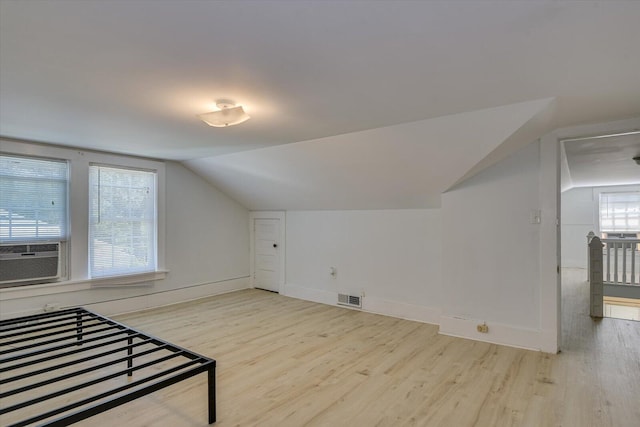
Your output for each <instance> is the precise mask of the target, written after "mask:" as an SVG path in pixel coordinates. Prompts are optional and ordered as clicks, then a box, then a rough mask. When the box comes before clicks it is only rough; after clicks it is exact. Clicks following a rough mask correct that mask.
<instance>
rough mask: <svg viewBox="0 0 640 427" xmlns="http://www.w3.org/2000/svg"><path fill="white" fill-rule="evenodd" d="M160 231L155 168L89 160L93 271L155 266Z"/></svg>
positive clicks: (116, 271)
mask: <svg viewBox="0 0 640 427" xmlns="http://www.w3.org/2000/svg"><path fill="white" fill-rule="evenodd" d="M156 231H157V199H156V173H155V172H154V171H146V170H133V169H123V168H117V167H110V166H100V165H91V166H90V168H89V269H90V276H91V277H94V278H95V277H104V276H115V275H123V274H135V273H142V272H149V271H154V270H156V252H157V250H156Z"/></svg>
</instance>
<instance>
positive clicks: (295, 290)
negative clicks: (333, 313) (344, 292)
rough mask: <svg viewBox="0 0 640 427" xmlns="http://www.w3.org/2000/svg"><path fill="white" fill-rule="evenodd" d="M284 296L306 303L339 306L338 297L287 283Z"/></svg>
mask: <svg viewBox="0 0 640 427" xmlns="http://www.w3.org/2000/svg"><path fill="white" fill-rule="evenodd" d="M284 295H285V296H287V297H291V298H297V299H302V300H305V301H312V302H319V303H321V304H328V305H337V302H338V296H337V294H333V293H331V292H327V291H323V290H320V289H312V288H305V287H304V286H299V285H293V284H291V283H285V285H284Z"/></svg>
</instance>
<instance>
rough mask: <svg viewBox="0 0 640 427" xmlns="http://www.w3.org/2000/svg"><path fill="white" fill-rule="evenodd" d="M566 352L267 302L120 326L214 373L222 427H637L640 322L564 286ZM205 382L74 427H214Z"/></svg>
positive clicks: (176, 311)
mask: <svg viewBox="0 0 640 427" xmlns="http://www.w3.org/2000/svg"><path fill="white" fill-rule="evenodd" d="M563 294H564V295H563V302H564V309H563V312H564V316H563V327H564V333H563V341H564V342H563V351H562V353H561V354H558V355H549V354H544V353H539V352H534V351H526V350H519V349H514V348H509V347H503V346H499V345H492V344H486V343H481V342H475V341H470V340H464V339H459V338H452V337H447V336H442V335H438V333H437V326H433V325H427V324H421V323H417V322H411V321H406V320H400V319H395V318H392V317H385V316H379V315H374V314H369V313H363V312H359V311H354V310H348V309H343V308H337V307H330V306H325V305H320V304H315V303H311V302H306V301H300V300H296V299H292V298H287V297H283V296H279V295H277V294H272V293H269V292H264V291H259V290H247V291H240V292H235V293H231V294H226V295H221V296H216V297H211V298H207V299H203V300H199V301H196V302H190V303H184V304H179V305H174V306H171V307H165V308H161V309H155V310H151V311H145V312H140V313H133V314H128V315H124V316H119V317H118V320H120V321H122V322H125V323H127V324H129V325H131V326H133V327H135V328H138V329H142V330H144V331H146V332H149V333H152V334H155V335H158V336H160V337H162V338H164V339H166V340H168V341H171V342H174V343H176V344H179V345H182V346H184V347H187V348H190V349H192V350H194V351H196V352H199V353H201V354H204V355H207V356H210V357H213V358H215V359H216V360H217V362H218V373H217V380H218V423H217V424H216V425H218V426H254V425H255V426H304V425H309V426H349V427H358V426H405V425H406V426H455V427H458V426H580V427H584V426H594V427H596V426H597V427H600V426H625V427H626V426H628V427H638V426H640V322H633V321H626V320H617V319H603V320H602V321H593V320H591V318H590V317H589V316H588V304H587V299H586V298H587V288H586V284H585V283H584V282H581V281H579V280H575V279H574V280H572V279H571V276H570V275H567V276H566V280H565V284H564V287H563ZM205 383H206V379H205V375H200V376H198V377H196V378H193V379H191V380H189V381H185V382H183V383H179V384H177V385H174V386H171V387H169V388H167V389H165V390H162V391H159V392H156V393H154V394H152V395H149V396H147V397H144V398H141V399H139V400H137V401H135V402H131V403H128V404H126V405H124V406H122V407H119V408H116V409H114V410H110V411H107V412H105V413H103V414H100V415H98V416H96V417H93V418H90V419H88V420H86V421H83V422H81V423H79V424H78V425H82V426H118V425H121V426H171V427H176V426H205V425H207V424H206V402H205V398H206V388H205Z"/></svg>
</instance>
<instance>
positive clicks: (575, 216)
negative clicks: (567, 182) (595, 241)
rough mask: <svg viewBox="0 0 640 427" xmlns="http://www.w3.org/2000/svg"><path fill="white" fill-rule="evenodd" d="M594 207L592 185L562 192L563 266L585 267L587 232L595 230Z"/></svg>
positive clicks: (595, 217)
mask: <svg viewBox="0 0 640 427" xmlns="http://www.w3.org/2000/svg"><path fill="white" fill-rule="evenodd" d="M596 207H597V201H594V198H593V188H592V187H583V188H572V189H571V190H568V191H565V192H564V193H562V266H563V267H569V268H585V269H586V268H587V234H589V232H590V231H593V232H596V231H597V229H596V228H597V223H598V219H597V216H596ZM585 274H586V273H585Z"/></svg>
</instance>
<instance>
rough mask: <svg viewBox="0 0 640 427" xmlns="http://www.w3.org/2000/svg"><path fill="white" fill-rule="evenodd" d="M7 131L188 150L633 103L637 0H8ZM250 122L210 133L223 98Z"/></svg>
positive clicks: (151, 150) (1, 124)
mask: <svg viewBox="0 0 640 427" xmlns="http://www.w3.org/2000/svg"><path fill="white" fill-rule="evenodd" d="M0 8H1V9H0V92H1V97H0V110H1V113H2V114H1V115H0V134H1V135H2V136H5V137H15V138H22V139H29V140H38V141H45V142H51V143H59V144H65V145H71V146H79V147H85V148H95V149H102V150H110V151H116V152H127V153H132V154H138V155H146V156H153V157H161V158H168V159H180V160H182V159H192V158H201V157H208V156H214V155H219V154H225V153H231V152H236V151H243V150H249V149H254V148H259V147H269V146H274V145H278V144H285V143H292V142H297V141H306V140H312V139H318V138H323V137H327V136H332V135H340V134H345V133H350V132H357V131H362V130H366V129H372V128H380V127H384V126H392V125H397V124H401V123H408V122H412V121H418V120H424V119H429V118H434V117H440V116H444V115H449V114H455V113H461V112H469V111H474V110H479V109H483V108H489V107H496V106H503V105H509V104H514V103H517V102H523V101H530V100H535V99H544V98H556V100H557V109H556V116H555V119H556V122H557V124H558V126H568V125H573V124H578V123H585V122H596V121H606V120H611V119H618V118H624V117H630V116H633V115H637V114H638V112H640V79H639V78H638V70H640V54H639V51H638V45H639V41H640V25H638V22H639V19H640V2H638V1H625V2H622V1H620V2H616V1H606V2H603V1H598V2H593V1H579V2H576V1H572V2H569V1H567V2H560V1H542V0H541V1H425V2H408V1H377V2H376V1H350V2H348V1H336V2H324V1H299V2H293V1H268V0H260V1H234V2H232V1H228V2H224V1H223V2H214V1H200V0H197V1H189V0H175V1H162V2H157V1H150V0H129V1H95V0H94V1H92V0H84V1H81V2H80V1H75V0H72V1H62V0H48V1H38V2H36V1H9V0H0ZM222 97H224V98H232V99H234V100H236V101H237V102H239V103H242V104H244V105H245V106H246V110H247V111H248V112H249V114H250V115H251V116H252V119H251V120H250V121H248V122H246V123H244V124H242V125H240V126H237V127H234V128H224V129H215V128H210V127H208V126H206V125H205V124H203V123H201V122H199V121H198V120H197V119H196V117H195V115H196V114H198V113H203V112H206V111H209V110H210V109H211V107H212V105H213V103H214V100H215V99H217V98H222Z"/></svg>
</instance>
